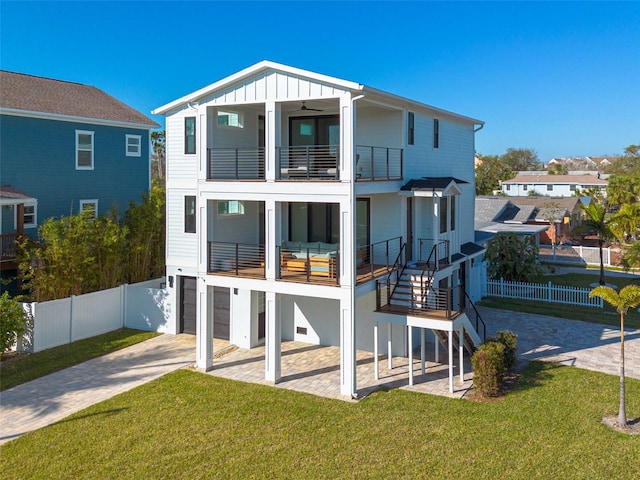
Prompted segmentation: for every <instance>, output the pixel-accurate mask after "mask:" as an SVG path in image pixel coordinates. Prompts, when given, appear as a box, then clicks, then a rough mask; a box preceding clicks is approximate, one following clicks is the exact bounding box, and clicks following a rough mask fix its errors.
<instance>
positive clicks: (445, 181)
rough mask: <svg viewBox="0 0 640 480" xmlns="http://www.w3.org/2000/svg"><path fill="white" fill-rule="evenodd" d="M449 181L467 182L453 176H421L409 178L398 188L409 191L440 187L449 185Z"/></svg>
mask: <svg viewBox="0 0 640 480" xmlns="http://www.w3.org/2000/svg"><path fill="white" fill-rule="evenodd" d="M451 182H455V183H458V184H463V183H469V182H465V181H464V180H459V179H457V178H454V177H422V178H418V179H411V180H409V181H408V182H407V183H406V184H404V185H403V186H402V187H400V190H403V191H411V190H429V189H442V188H446V187H447V186H449V184H450V183H451Z"/></svg>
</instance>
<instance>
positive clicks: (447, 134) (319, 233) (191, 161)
mask: <svg viewBox="0 0 640 480" xmlns="http://www.w3.org/2000/svg"><path fill="white" fill-rule="evenodd" d="M154 113H155V114H164V115H166V157H167V184H166V185H167V259H166V263H167V272H166V273H167V279H168V290H169V298H170V303H171V305H172V306H173V307H172V308H173V310H172V323H171V325H170V328H169V330H170V331H172V332H175V333H178V332H187V333H194V334H196V335H197V352H196V358H197V360H196V366H197V367H198V368H200V369H205V370H206V369H210V368H215V361H214V352H213V347H212V343H213V342H212V338H213V337H217V338H227V339H229V341H230V342H231V343H232V344H235V345H237V346H238V347H240V348H247V349H249V348H252V347H255V346H257V345H261V344H262V343H263V342H265V347H266V348H265V352H266V353H265V373H264V374H265V379H266V380H267V381H270V382H278V380H279V379H280V377H281V370H280V369H281V342H282V341H286V340H297V341H302V342H306V343H309V344H315V345H327V346H339V347H340V349H341V375H340V378H341V380H340V391H341V393H342V394H343V395H346V396H356V395H357V391H358V390H357V379H356V375H355V372H356V350H364V351H369V352H372V351H375V352H376V353H377V351H378V345H388V346H389V347H388V348H391V349H392V352H390V353H391V354H396V355H405V356H406V355H411V354H412V353H411V352H412V348H407V345H411V346H412V347H415V346H417V345H418V343H419V342H424V335H420V340H418V338H417V337H416V338H415V340H414V337H413V332H414V329H415V328H418V329H422V333H424V330H425V329H430V330H433V331H434V333H435V334H436V336H437V338H439V339H441V340H440V341H442V343H443V344H444V345H446V346H447V347H448V349H449V365H450V376H451V378H450V389H451V390H453V373H452V372H453V370H452V368H453V367H452V365H453V347H454V344H455V345H456V346H457V347H458V349H459V350H460V351H461V352H462V345H461V344H463V343H464V342H462V341H460V342H458V340H457V339H461V340H462V339H465V341H466V342H467V343H468V342H478V341H479V337H478V335H477V333H476V329H475V328H474V326H475V324H476V322H477V320H475V318H473V317H471V316H470V315H469V316H468V315H467V313H466V311H465V310H464V309H463V308H462V307H463V306H466V305H469V302H470V300H466V299H467V298H468V297H470V298H474V297H477V295H478V292H477V291H476V289H475V288H474V287H475V285H474V282H473V278H474V275H476V274H477V272H476V270H479V268H476V269H474V265H475V259H476V258H477V257H478V256H481V255H482V253H483V250H482V248H481V247H479V246H477V245H476V244H474V243H473V241H474V228H473V224H474V222H473V214H474V190H475V188H474V151H475V145H474V134H475V131H477V130H479V128H481V127H482V125H483V122H481V121H479V120H475V119H473V118H469V117H465V116H462V115H458V114H455V113H451V112H447V111H445V110H441V109H438V108H435V107H431V106H429V105H425V104H422V103H419V102H416V101H413V100H409V99H406V98H402V97H399V96H397V95H393V94H390V93H387V92H383V91H380V90H376V89H373V88H370V87H367V86H364V85H362V84H359V83H355V82H351V81H346V80H341V79H338V78H333V77H329V76H326V75H321V74H318V73H313V72H309V71H305V70H301V69H298V68H292V67H289V66H285V65H281V64H277V63H273V62H268V61H263V62H260V63H257V64H255V65H253V66H251V67H249V68H247V69H245V70H242V71H240V72H238V73H235V74H233V75H231V76H229V77H227V78H224V79H222V80H220V81H218V82H215V83H213V84H211V85H209V86H206V87H204V88H202V89H200V90H197V91H195V92H193V93H190V94H188V95H185V96H184V97H182V98H179V99H177V100H175V101H173V102H170V103H168V104H166V105H164V106H162V107H160V108H158V109H156V110H155V111H154ZM467 295H468V297H467ZM380 322H383V323H384V324H385V325H386V326H387V328H385V329H383V330H384V331H380V332H378V325H379V323H380ZM436 336H434V337H432V338H436ZM374 338H375V339H376V341H374ZM456 342H457V343H456ZM377 358H378V357H377V356H376V360H377Z"/></svg>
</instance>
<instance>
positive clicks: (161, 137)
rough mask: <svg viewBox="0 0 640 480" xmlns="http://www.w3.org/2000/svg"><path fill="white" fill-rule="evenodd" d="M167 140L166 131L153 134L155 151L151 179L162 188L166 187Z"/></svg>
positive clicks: (152, 157) (152, 141)
mask: <svg viewBox="0 0 640 480" xmlns="http://www.w3.org/2000/svg"><path fill="white" fill-rule="evenodd" d="M165 139H166V132H165V131H164V130H161V131H155V132H151V147H152V150H153V154H152V156H151V179H152V180H155V181H156V182H158V184H159V185H160V186H164V179H165V169H166V163H165V146H166V145H165Z"/></svg>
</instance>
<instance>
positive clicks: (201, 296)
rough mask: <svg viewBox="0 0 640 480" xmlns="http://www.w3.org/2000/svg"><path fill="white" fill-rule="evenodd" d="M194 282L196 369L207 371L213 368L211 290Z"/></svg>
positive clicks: (199, 280)
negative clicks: (195, 297)
mask: <svg viewBox="0 0 640 480" xmlns="http://www.w3.org/2000/svg"><path fill="white" fill-rule="evenodd" d="M196 281H197V290H198V291H197V300H198V301H197V302H196V368H197V369H199V370H204V371H207V370H211V368H212V367H213V314H212V312H213V288H209V287H207V285H206V284H205V283H204V281H203V279H201V278H197V279H196Z"/></svg>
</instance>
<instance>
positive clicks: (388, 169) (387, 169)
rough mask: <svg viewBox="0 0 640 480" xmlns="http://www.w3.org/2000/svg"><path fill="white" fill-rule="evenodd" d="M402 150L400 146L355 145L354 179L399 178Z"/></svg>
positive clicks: (401, 172)
mask: <svg viewBox="0 0 640 480" xmlns="http://www.w3.org/2000/svg"><path fill="white" fill-rule="evenodd" d="M403 162H404V151H403V150H402V149H401V148H390V147H370V146H366V145H357V146H356V170H355V178H356V180H359V181H362V180H400V179H402V175H403Z"/></svg>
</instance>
